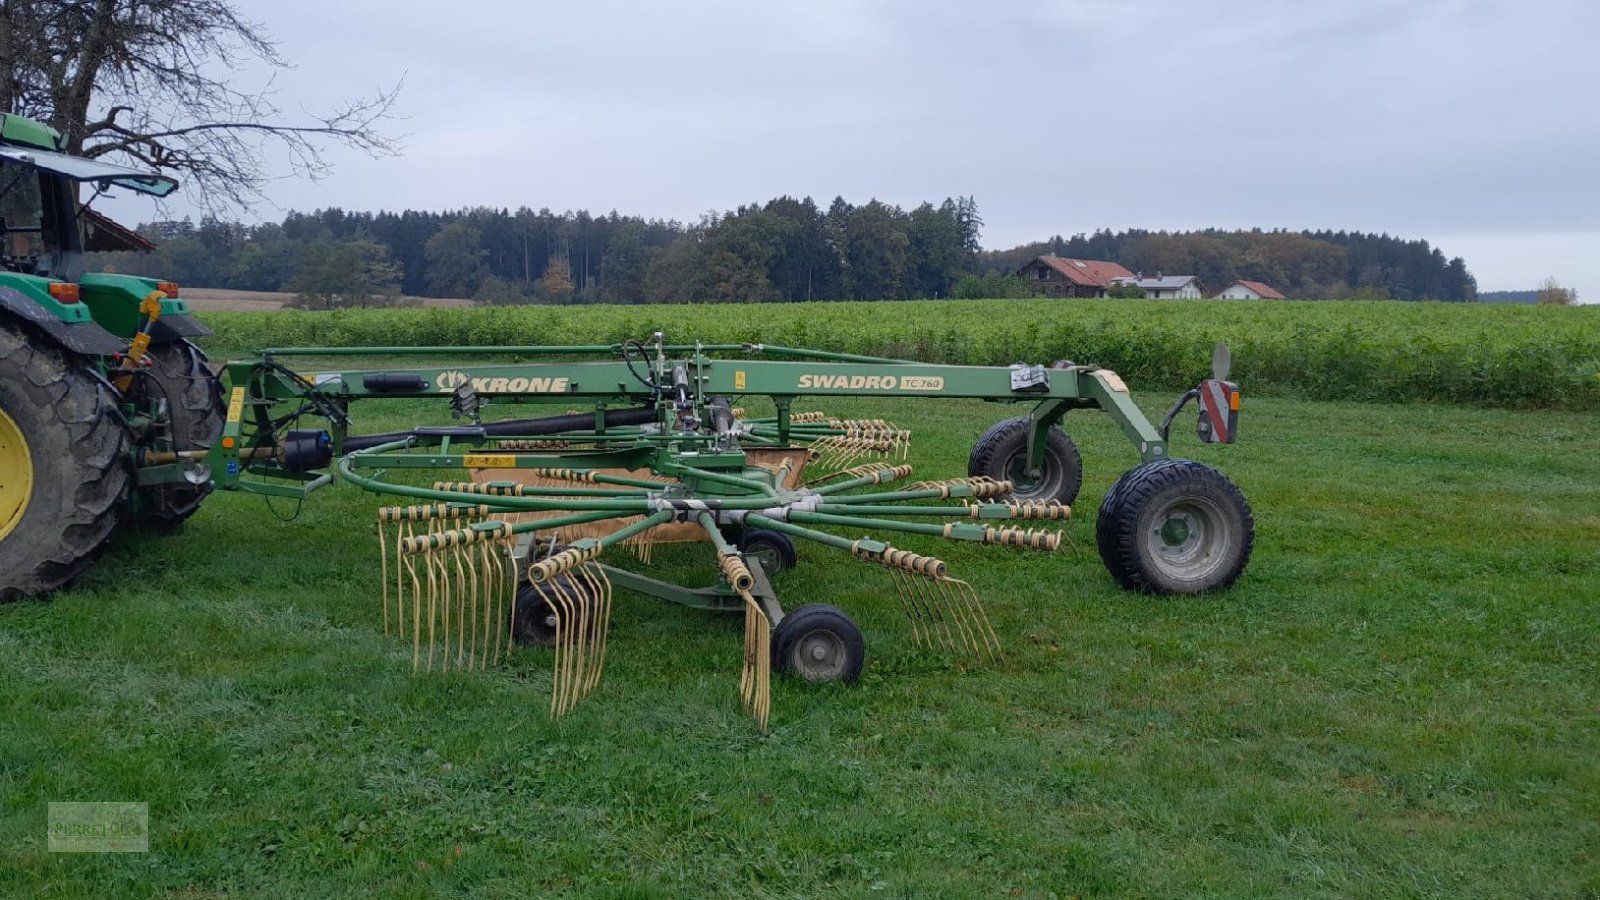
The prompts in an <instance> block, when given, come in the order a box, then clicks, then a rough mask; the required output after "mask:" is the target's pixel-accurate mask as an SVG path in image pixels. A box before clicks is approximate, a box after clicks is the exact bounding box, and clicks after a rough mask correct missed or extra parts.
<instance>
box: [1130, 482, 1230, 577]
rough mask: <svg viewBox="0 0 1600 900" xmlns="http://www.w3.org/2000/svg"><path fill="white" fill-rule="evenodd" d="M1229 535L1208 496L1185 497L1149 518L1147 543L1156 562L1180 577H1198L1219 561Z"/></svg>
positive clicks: (1217, 510)
mask: <svg viewBox="0 0 1600 900" xmlns="http://www.w3.org/2000/svg"><path fill="white" fill-rule="evenodd" d="M1229 539H1230V534H1229V528H1228V523H1227V519H1226V517H1224V516H1223V515H1222V511H1221V510H1220V509H1218V508H1217V507H1216V505H1215V504H1213V503H1211V502H1210V501H1208V500H1205V499H1203V498H1198V497H1188V498H1184V499H1181V500H1178V501H1176V502H1174V503H1172V504H1170V505H1169V506H1167V507H1166V508H1165V509H1163V510H1161V511H1160V512H1159V513H1158V514H1157V515H1156V516H1155V517H1154V518H1153V519H1152V522H1151V527H1150V542H1149V546H1150V548H1151V549H1152V550H1153V551H1154V553H1153V554H1152V555H1153V557H1154V562H1155V563H1156V565H1158V566H1160V567H1162V568H1164V569H1166V570H1167V571H1168V572H1169V573H1171V574H1172V575H1175V576H1177V577H1180V578H1198V577H1201V576H1203V575H1204V574H1205V573H1206V572H1207V571H1208V570H1210V569H1211V568H1213V567H1215V566H1216V565H1218V564H1219V562H1220V560H1221V559H1222V558H1223V556H1224V553H1223V549H1224V548H1225V547H1226V546H1227V545H1228V541H1229Z"/></svg>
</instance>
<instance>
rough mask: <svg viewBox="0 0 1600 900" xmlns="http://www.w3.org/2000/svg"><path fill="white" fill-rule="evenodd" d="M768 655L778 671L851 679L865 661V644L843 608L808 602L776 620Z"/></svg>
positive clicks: (816, 677)
mask: <svg viewBox="0 0 1600 900" xmlns="http://www.w3.org/2000/svg"><path fill="white" fill-rule="evenodd" d="M772 658H773V663H774V665H776V666H777V668H778V671H780V672H788V673H790V674H793V675H799V676H800V677H801V678H804V679H805V680H807V681H855V680H856V679H857V678H860V677H861V669H862V667H863V666H865V665H866V664H867V645H866V641H864V640H862V638H861V629H859V628H857V627H856V623H855V622H852V621H851V620H850V617H849V616H847V615H845V614H844V611H843V610H841V609H839V608H838V607H837V606H829V605H828V604H826V603H812V604H809V605H806V606H802V607H800V608H799V609H797V610H795V611H794V612H792V613H789V614H788V615H786V616H784V617H783V618H782V619H779V620H778V627H777V628H774V629H773V631H772Z"/></svg>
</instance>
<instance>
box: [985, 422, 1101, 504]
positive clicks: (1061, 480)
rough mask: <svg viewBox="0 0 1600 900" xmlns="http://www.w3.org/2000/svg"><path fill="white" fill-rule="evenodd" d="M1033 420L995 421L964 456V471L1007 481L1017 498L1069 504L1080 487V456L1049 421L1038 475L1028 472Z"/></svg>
mask: <svg viewBox="0 0 1600 900" xmlns="http://www.w3.org/2000/svg"><path fill="white" fill-rule="evenodd" d="M1032 426H1033V420H1032V419H1030V418H1028V417H1027V416H1018V417H1016V418H1014V419H1006V420H1004V421H1002V422H996V423H995V424H994V426H993V427H992V428H990V429H989V430H988V431H985V432H984V433H983V437H980V438H978V442H977V443H976V444H974V445H973V446H972V455H971V456H969V457H967V474H968V475H971V476H974V477H988V478H993V479H994V480H995V481H1009V482H1011V483H1012V484H1013V485H1015V487H1014V488H1013V489H1012V491H1011V496H1013V497H1015V498H1016V499H1018V500H1039V501H1049V500H1059V501H1060V502H1061V503H1063V504H1065V505H1067V506H1071V505H1072V502H1073V501H1074V500H1077V499H1078V490H1079V489H1080V488H1082V487H1083V460H1082V458H1080V457H1079V456H1078V447H1077V445H1076V444H1074V443H1073V442H1072V438H1070V437H1068V436H1067V433H1066V432H1065V431H1062V430H1061V429H1060V428H1057V427H1056V426H1054V425H1052V426H1050V430H1049V431H1048V432H1047V433H1046V434H1045V443H1044V459H1043V460H1042V461H1041V462H1042V465H1041V466H1040V468H1039V476H1038V477H1037V478H1031V477H1029V475H1028V430H1029V429H1030V428H1031V427H1032Z"/></svg>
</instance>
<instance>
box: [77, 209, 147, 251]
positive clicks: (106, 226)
mask: <svg viewBox="0 0 1600 900" xmlns="http://www.w3.org/2000/svg"><path fill="white" fill-rule="evenodd" d="M82 221H83V225H84V228H83V238H84V240H83V245H84V246H83V249H85V250H91V251H92V250H105V251H110V252H119V251H121V252H125V251H132V252H135V253H148V252H150V251H151V250H154V249H155V248H156V245H155V244H152V243H151V242H150V241H149V239H148V238H146V237H145V236H144V235H142V234H140V233H138V232H137V231H134V230H133V229H131V228H127V227H125V226H123V225H120V224H118V223H116V222H113V221H112V220H111V219H110V218H108V217H107V216H105V215H103V214H101V213H100V212H97V211H96V210H92V209H90V208H88V207H87V206H85V207H83V211H82Z"/></svg>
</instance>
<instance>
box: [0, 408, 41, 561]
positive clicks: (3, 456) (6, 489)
mask: <svg viewBox="0 0 1600 900" xmlns="http://www.w3.org/2000/svg"><path fill="white" fill-rule="evenodd" d="M32 497H33V456H32V454H31V453H30V452H29V450H28V442H27V440H26V439H25V438H24V437H23V436H22V429H21V428H19V427H17V423H16V420H14V419H12V418H11V417H10V416H9V415H7V414H6V412H5V410H3V409H0V540H3V539H4V538H5V537H7V536H8V535H10V534H11V532H12V531H15V530H16V528H17V526H18V525H19V524H21V523H22V516H23V514H24V513H26V512H27V511H28V501H29V500H30V499H31V498H32Z"/></svg>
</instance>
